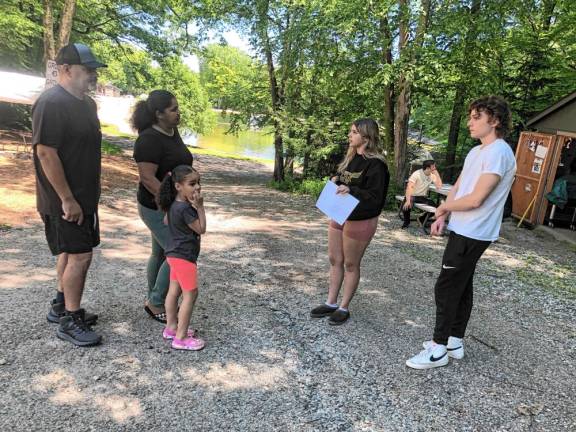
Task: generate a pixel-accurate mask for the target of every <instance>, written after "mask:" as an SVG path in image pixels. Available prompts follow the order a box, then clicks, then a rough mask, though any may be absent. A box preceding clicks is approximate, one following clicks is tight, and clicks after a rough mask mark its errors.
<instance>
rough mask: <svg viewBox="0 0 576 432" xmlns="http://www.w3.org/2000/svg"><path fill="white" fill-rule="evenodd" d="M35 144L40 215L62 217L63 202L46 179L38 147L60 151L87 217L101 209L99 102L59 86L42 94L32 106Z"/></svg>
mask: <svg viewBox="0 0 576 432" xmlns="http://www.w3.org/2000/svg"><path fill="white" fill-rule="evenodd" d="M32 144H33V145H34V166H35V168H36V206H37V208H38V212H40V213H41V214H45V215H52V216H57V215H61V214H62V202H61V201H60V198H59V197H58V194H57V193H56V191H55V190H54V188H53V187H52V185H51V184H50V182H49V181H48V179H47V178H46V174H45V173H44V171H43V170H42V165H41V164H40V160H39V159H38V155H37V148H36V144H42V145H45V146H49V147H53V148H55V149H56V150H57V151H58V157H59V158H60V161H62V167H63V169H64V174H65V176H66V180H67V182H68V186H69V187H70V190H71V192H72V194H73V195H74V199H75V200H76V201H77V202H78V204H80V207H81V208H82V211H83V212H84V213H85V214H93V213H95V212H96V210H97V209H98V200H99V199H100V169H101V168H100V166H101V165H100V158H101V144H102V134H101V132H100V122H99V121H98V114H97V110H96V103H95V102H94V101H93V100H92V99H91V98H90V97H88V96H85V97H84V99H78V98H77V97H75V96H73V95H72V94H70V93H68V92H67V91H66V90H65V89H64V88H63V87H61V86H59V85H56V86H54V87H52V88H50V89H48V90H46V91H45V92H44V93H42V94H41V95H40V97H39V98H38V100H37V101H36V103H35V104H34V106H33V107H32Z"/></svg>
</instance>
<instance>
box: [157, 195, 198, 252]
mask: <svg viewBox="0 0 576 432" xmlns="http://www.w3.org/2000/svg"><path fill="white" fill-rule="evenodd" d="M196 219H198V212H197V211H196V209H195V208H194V207H192V206H191V205H190V204H189V203H187V202H182V201H174V202H173V203H172V205H171V206H170V210H169V211H168V230H169V231H170V235H169V236H168V244H167V245H166V249H165V250H164V253H165V255H166V256H167V257H173V258H182V259H185V260H187V261H191V262H194V263H195V262H196V260H197V259H198V254H199V253H200V234H198V233H197V232H196V231H194V230H193V229H191V228H190V227H189V226H188V225H189V224H191V223H192V222H194V221H195V220H196Z"/></svg>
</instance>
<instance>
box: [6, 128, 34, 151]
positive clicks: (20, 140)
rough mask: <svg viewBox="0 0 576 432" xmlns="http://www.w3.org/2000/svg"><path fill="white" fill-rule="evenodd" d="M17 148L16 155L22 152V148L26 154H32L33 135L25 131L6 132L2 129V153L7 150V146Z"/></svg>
mask: <svg viewBox="0 0 576 432" xmlns="http://www.w3.org/2000/svg"><path fill="white" fill-rule="evenodd" d="M7 144H8V145H11V146H16V153H19V152H20V147H22V148H23V149H24V152H26V153H31V152H32V134H31V133H30V132H28V131H23V130H12V129H10V130H4V129H0V145H1V146H2V151H4V150H6V148H5V146H6V145H7Z"/></svg>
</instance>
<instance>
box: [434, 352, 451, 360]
mask: <svg viewBox="0 0 576 432" xmlns="http://www.w3.org/2000/svg"><path fill="white" fill-rule="evenodd" d="M446 355H448V352H445V353H444V354H443V355H441V356H440V357H438V358H436V357H434V354H432V355H431V356H430V361H431V362H437V361H438V360H442V359H443V358H444V357H446Z"/></svg>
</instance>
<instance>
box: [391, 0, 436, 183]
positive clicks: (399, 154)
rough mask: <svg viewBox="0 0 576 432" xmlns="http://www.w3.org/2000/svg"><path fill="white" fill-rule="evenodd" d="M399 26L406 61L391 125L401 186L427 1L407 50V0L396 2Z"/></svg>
mask: <svg viewBox="0 0 576 432" xmlns="http://www.w3.org/2000/svg"><path fill="white" fill-rule="evenodd" d="M398 4H399V6H400V26H399V33H398V52H399V54H400V58H401V60H404V59H406V58H407V62H406V63H407V64H405V65H404V68H403V71H402V73H401V75H400V79H399V81H398V89H399V93H398V99H397V100H396V117H395V124H394V162H395V166H396V178H395V180H396V184H397V185H398V186H403V182H404V178H405V177H406V174H407V171H408V166H407V164H406V152H407V148H408V122H409V120H410V106H411V100H410V95H411V91H412V77H411V76H410V75H411V73H412V72H411V70H412V69H413V68H414V66H415V63H416V61H417V57H418V56H417V51H418V50H419V49H420V48H422V45H423V43H424V34H425V33H426V29H427V27H428V15H429V12H430V0H422V2H421V5H420V7H421V9H420V14H419V16H418V25H417V27H416V36H415V38H414V42H413V43H412V46H411V47H408V32H409V26H410V9H409V8H410V6H409V2H408V0H399V2H398Z"/></svg>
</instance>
